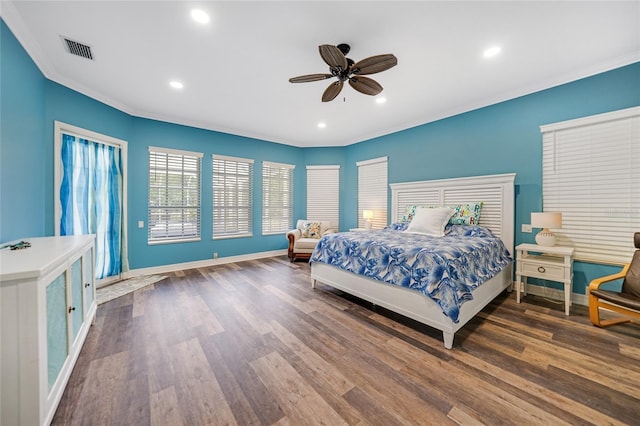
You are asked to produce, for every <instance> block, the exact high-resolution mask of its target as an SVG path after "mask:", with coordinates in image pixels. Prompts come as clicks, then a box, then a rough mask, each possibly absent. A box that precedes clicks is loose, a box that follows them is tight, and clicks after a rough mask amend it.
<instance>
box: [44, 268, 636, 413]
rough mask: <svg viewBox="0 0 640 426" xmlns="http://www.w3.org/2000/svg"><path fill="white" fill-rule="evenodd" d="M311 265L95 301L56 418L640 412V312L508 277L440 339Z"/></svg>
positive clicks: (191, 279) (229, 273)
mask: <svg viewBox="0 0 640 426" xmlns="http://www.w3.org/2000/svg"><path fill="white" fill-rule="evenodd" d="M309 271H310V269H309V265H308V264H307V263H304V262H298V263H295V264H292V263H289V261H288V260H287V259H286V258H285V257H277V258H270V259H265V260H260V261H247V262H241V263H235V264H228V265H220V266H215V267H208V268H200V269H193V270H187V271H182V272H178V273H172V274H169V277H168V278H167V279H164V280H162V281H160V282H158V283H156V284H154V285H151V286H149V287H146V288H144V289H141V290H137V291H136V292H134V293H132V294H129V295H126V296H123V297H121V298H119V299H115V300H112V301H111V302H107V303H105V304H103V305H101V306H100V307H99V308H98V314H97V318H96V322H95V325H94V326H93V327H92V328H91V330H90V332H89V335H88V337H87V341H86V343H85V345H84V348H83V349H82V353H81V354H80V357H79V359H78V362H77V364H76V367H75V369H74V371H73V373H72V375H71V378H70V381H69V384H68V386H67V389H66V391H65V393H64V395H63V397H62V401H61V402H60V405H59V407H58V411H57V412H56V415H55V418H54V420H53V424H57V425H61V424H73V425H111V424H113V425H204V424H207V425H209V424H238V425H252V424H255V425H258V424H260V425H272V424H278V425H313V424H326V425H340V424H363V425H404V424H411V425H414V424H415V425H417V424H420V425H422V424H437V425H445V424H468V425H478V424H487V425H500V424H518V425H525V424H535V425H561V424H570V425H579V424H594V425H605V424H612V425H613V424H629V425H630V424H636V425H638V424H640V386H639V384H640V325H636V324H626V325H621V326H615V327H613V328H609V329H599V328H596V327H593V326H592V325H591V324H590V323H589V319H588V315H587V310H586V308H585V307H583V306H575V305H574V306H573V307H572V313H571V316H569V317H565V315H564V312H563V309H564V308H563V305H562V304H561V303H559V304H557V303H552V302H550V301H547V300H545V299H542V298H539V297H534V296H531V295H529V296H527V297H526V298H524V301H523V303H521V304H517V303H516V302H515V293H506V292H505V293H504V294H502V295H500V296H499V297H498V298H497V299H496V300H494V302H493V303H492V304H490V305H489V306H488V307H486V308H485V309H484V310H483V311H482V312H481V313H480V315H479V316H477V317H476V318H475V319H473V320H472V321H471V322H469V323H468V324H467V325H466V326H465V327H463V328H462V329H461V330H460V331H459V332H458V333H457V334H456V337H455V340H454V346H453V349H452V350H447V349H445V348H444V346H443V344H442V336H441V333H440V332H439V331H436V330H434V329H431V328H429V327H427V326H424V325H421V324H419V323H416V322H414V321H411V320H408V319H406V318H402V317H400V316H398V315H395V314H393V313H390V312H388V311H386V310H384V309H381V308H375V310H374V309H373V307H372V306H371V305H370V304H368V303H366V302H363V301H360V300H358V299H355V298H353V297H351V296H348V295H344V294H342V293H341V292H339V291H337V290H334V289H332V288H330V287H328V286H325V285H323V284H320V285H319V286H318V288H316V289H315V290H314V289H312V288H311V286H310V278H309Z"/></svg>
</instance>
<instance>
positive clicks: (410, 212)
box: [400, 204, 439, 222]
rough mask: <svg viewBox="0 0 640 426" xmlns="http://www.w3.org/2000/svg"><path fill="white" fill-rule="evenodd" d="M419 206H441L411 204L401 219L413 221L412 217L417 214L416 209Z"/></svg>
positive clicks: (402, 220) (401, 220)
mask: <svg viewBox="0 0 640 426" xmlns="http://www.w3.org/2000/svg"><path fill="white" fill-rule="evenodd" d="M418 207H429V208H437V207H439V206H419V205H417V204H411V205H408V206H407V209H406V210H405V212H404V216H402V218H401V219H400V222H411V219H413V217H414V216H415V215H416V209H417V208H418Z"/></svg>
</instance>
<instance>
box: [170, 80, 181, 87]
mask: <svg viewBox="0 0 640 426" xmlns="http://www.w3.org/2000/svg"><path fill="white" fill-rule="evenodd" d="M169 86H171V87H173V88H174V89H182V88H183V87H184V84H182V83H181V82H179V81H177V80H173V81H170V82H169Z"/></svg>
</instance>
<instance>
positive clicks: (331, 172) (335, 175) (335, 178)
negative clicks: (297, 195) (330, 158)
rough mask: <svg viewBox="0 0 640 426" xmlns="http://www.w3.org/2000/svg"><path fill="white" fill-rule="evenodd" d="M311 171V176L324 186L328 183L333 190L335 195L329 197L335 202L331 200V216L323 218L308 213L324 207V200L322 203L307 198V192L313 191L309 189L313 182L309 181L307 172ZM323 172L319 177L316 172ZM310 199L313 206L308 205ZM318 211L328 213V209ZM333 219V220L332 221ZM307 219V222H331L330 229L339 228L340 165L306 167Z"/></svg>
mask: <svg viewBox="0 0 640 426" xmlns="http://www.w3.org/2000/svg"><path fill="white" fill-rule="evenodd" d="M310 171H311V175H312V176H313V175H314V172H315V174H316V175H317V176H318V178H319V179H320V180H321V181H322V182H324V184H325V185H324V186H327V185H328V183H329V182H330V183H331V185H332V187H331V189H335V193H332V194H331V195H333V196H334V197H335V200H332V206H331V207H332V209H333V208H334V209H335V211H331V212H330V213H331V214H328V215H327V216H323V215H322V214H319V215H317V214H312V213H310V212H309V211H310V210H313V209H314V208H315V209H318V208H319V207H318V206H320V205H324V206H326V204H327V203H326V200H324V202H321V201H319V200H314V199H313V197H310V196H309V190H310V189H313V188H310V184H314V183H315V182H311V179H310V174H309V172H310ZM322 171H325V173H326V174H324V175H321V174H319V173H318V172H320V173H321V172H322ZM325 193H326V192H325ZM310 198H311V201H312V202H313V203H315V206H314V205H313V204H312V205H310V204H309V200H310ZM319 210H322V211H325V212H326V211H328V209H326V207H320V208H319ZM334 217H335V220H334V219H333V218H334ZM307 219H308V220H320V221H325V220H326V221H330V222H331V227H332V228H335V229H339V228H340V165H307Z"/></svg>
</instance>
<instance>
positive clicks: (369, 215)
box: [362, 210, 373, 229]
mask: <svg viewBox="0 0 640 426" xmlns="http://www.w3.org/2000/svg"><path fill="white" fill-rule="evenodd" d="M362 217H363V218H364V219H365V222H364V227H365V228H366V229H371V219H373V210H362Z"/></svg>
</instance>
